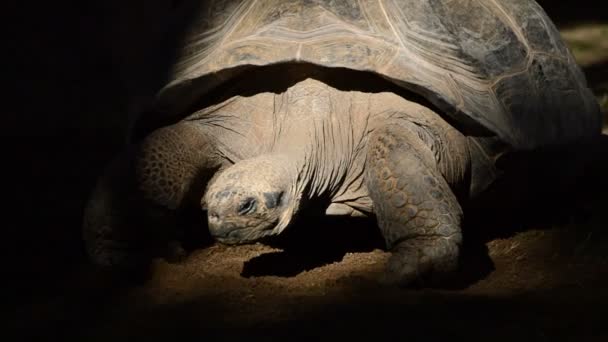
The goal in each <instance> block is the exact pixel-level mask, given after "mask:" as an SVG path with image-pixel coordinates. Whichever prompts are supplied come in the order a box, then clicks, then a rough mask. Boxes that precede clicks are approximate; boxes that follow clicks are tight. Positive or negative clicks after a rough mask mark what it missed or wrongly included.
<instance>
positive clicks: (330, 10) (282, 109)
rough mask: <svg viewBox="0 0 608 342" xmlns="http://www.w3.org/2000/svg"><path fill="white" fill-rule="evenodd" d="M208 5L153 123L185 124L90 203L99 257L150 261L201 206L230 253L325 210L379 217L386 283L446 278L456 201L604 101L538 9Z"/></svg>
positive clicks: (118, 165) (576, 131)
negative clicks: (513, 154) (188, 210)
mask: <svg viewBox="0 0 608 342" xmlns="http://www.w3.org/2000/svg"><path fill="white" fill-rule="evenodd" d="M209 3H210V4H209V5H208V6H207V5H203V7H204V8H202V9H201V13H202V15H201V21H200V23H199V25H198V26H197V25H195V26H194V28H193V32H192V34H191V37H190V38H189V39H186V41H185V43H184V44H185V49H184V51H187V53H185V54H184V55H183V56H182V57H181V59H180V60H179V61H178V63H177V64H176V69H175V72H174V75H173V76H174V77H173V80H172V82H170V83H169V84H168V85H167V86H166V87H165V88H164V89H163V90H162V91H161V92H160V93H159V97H158V102H157V106H156V107H157V109H158V110H157V112H156V115H160V116H159V117H157V119H158V118H162V119H163V120H167V119H172V120H173V121H174V122H176V123H175V124H172V125H169V126H166V127H162V128H158V129H156V130H154V131H153V132H152V133H151V134H149V135H148V136H146V137H145V139H143V141H141V142H138V143H134V145H133V146H132V147H131V148H130V149H128V150H127V151H125V152H124V153H123V154H122V155H120V156H118V157H117V158H116V160H115V161H114V162H113V163H111V164H110V165H109V167H108V169H107V170H106V171H105V173H104V175H102V177H101V178H100V181H99V183H98V186H97V187H96V189H95V190H94V192H93V194H92V196H91V200H90V201H89V205H88V207H87V209H86V212H85V222H84V238H85V243H86V246H87V251H88V253H89V255H90V256H91V258H92V259H93V260H94V262H96V263H97V264H100V265H106V266H120V267H123V266H129V267H130V266H134V265H137V264H139V263H140V262H142V260H144V259H145V256H146V255H147V253H146V252H145V251H147V250H148V249H150V248H152V247H150V246H151V245H153V243H151V241H157V242H158V245H159V246H164V245H166V242H167V241H169V240H171V239H173V236H172V233H171V231H172V230H171V229H167V227H173V226H175V224H176V218H177V217H179V213H180V210H181V209H182V208H184V207H185V206H187V205H189V204H192V203H196V204H197V205H199V206H200V207H201V208H202V209H203V210H205V211H206V212H207V214H208V226H209V230H210V232H211V234H212V235H213V236H214V237H215V238H216V239H217V240H218V241H220V242H223V243H228V244H237V243H247V242H253V241H258V240H259V239H261V238H263V237H265V236H271V235H278V234H280V233H281V232H283V231H284V230H285V229H286V228H287V227H288V226H289V225H290V224H291V223H292V222H293V221H294V219H295V218H296V216H297V215H298V214H301V213H303V212H305V209H306V208H307V207H312V206H311V204H313V203H327V205H326V208H325V214H327V215H347V216H348V215H350V216H367V217H374V218H376V220H377V223H378V226H379V228H380V230H381V232H382V234H383V236H384V238H385V241H386V245H387V248H388V249H389V250H390V251H391V252H392V256H391V258H390V260H389V263H388V272H387V275H388V278H389V279H390V280H391V281H393V282H396V283H399V284H402V285H409V284H412V283H414V282H418V281H424V280H436V279H439V280H441V279H444V278H445V277H447V276H449V275H451V274H453V273H454V271H455V270H456V269H457V265H458V258H459V253H460V247H461V243H462V234H461V220H462V210H461V207H460V204H459V201H460V200H461V199H462V198H472V197H475V196H477V195H478V194H479V193H480V192H482V191H483V190H484V189H485V188H486V187H487V186H488V185H489V184H491V183H492V182H493V181H494V180H495V178H496V177H497V173H498V171H497V170H496V167H495V162H496V159H497V158H498V157H500V156H501V155H502V154H503V153H506V152H508V151H512V150H520V149H531V148H536V147H539V146H546V145H551V144H560V143H568V142H572V141H576V140H580V139H585V138H590V137H593V136H595V135H599V134H600V127H601V114H600V111H599V107H598V105H597V103H596V102H595V100H594V98H593V95H592V94H591V92H590V91H589V89H588V88H587V86H586V83H585V79H584V77H583V76H582V73H581V72H580V69H579V68H578V66H576V64H575V63H574V60H573V58H572V56H571V54H570V52H569V51H568V50H567V49H566V48H565V46H564V45H563V43H562V42H561V40H560V39H559V35H558V33H557V31H556V30H555V28H554V27H553V25H552V24H551V22H550V20H549V19H548V18H547V17H546V16H545V14H544V12H542V10H541V9H540V7H538V5H536V3H534V2H531V1H525V0H513V1H507V2H500V3H499V2H496V1H493V0H487V1H479V2H477V1H472V0H462V1H459V4H453V3H450V4H448V3H447V2H446V3H445V4H443V2H442V1H434V2H433V4H432V5H431V2H430V1H424V0H415V1H389V0H381V1H374V2H372V1H359V2H353V1H331V2H320V1H295V0H294V1H278V0H277V1H230V0H220V1H211V2H209ZM205 6H207V7H205ZM475 11H477V12H480V11H481V12H484V13H485V16H482V15H480V14H479V13H477V12H475ZM471 13H477V14H475V15H471ZM456 28H457V29H456ZM266 66H272V67H273V68H275V69H273V70H275V74H274V76H270V72H269V71H268V70H271V69H272V67H271V68H265V67H266ZM335 68H340V69H341V70H345V71H344V72H343V73H342V74H339V73H336V71H335V70H337V69H335ZM276 70H279V72H278V74H279V75H280V76H279V77H277V76H276V75H277V73H276ZM267 71H268V75H266V73H267ZM349 71H352V75H351V74H349ZM256 72H257V73H256ZM338 74H339V75H341V76H345V77H344V79H342V81H340V80H338V79H339V78H340V77H338V76H337V75H338ZM362 74H368V75H374V76H373V77H375V78H376V79H386V80H388V81H386V82H385V83H386V84H389V83H390V84H391V85H392V87H390V86H386V84H383V85H381V86H379V87H371V88H370V87H369V86H368V84H367V80H368V79H366V78H365V77H361V75H362ZM350 76H352V78H351V77H350ZM231 84H232V85H233V86H232V87H230V85H231ZM345 84H346V85H345ZM379 84H380V83H379ZM226 85H228V87H227V86H226ZM220 86H222V87H224V88H218V87H220ZM215 89H222V90H221V93H222V94H221V96H220V97H219V98H216V99H215V100H213V101H211V100H210V101H208V102H206V103H205V102H203V103H204V105H201V104H200V103H201V102H197V101H200V99H205V98H209V97H211V94H212V92H213V90H215ZM407 94H412V95H416V96H408V95H407ZM192 108H195V109H194V110H193V109H192ZM315 207H316V206H315Z"/></svg>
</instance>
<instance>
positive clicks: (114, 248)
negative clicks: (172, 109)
mask: <svg viewBox="0 0 608 342" xmlns="http://www.w3.org/2000/svg"><path fill="white" fill-rule="evenodd" d="M219 166H220V162H219V160H218V158H217V157H216V156H215V153H214V148H213V144H212V143H211V142H210V141H208V139H207V137H206V136H205V135H204V134H203V132H201V128H200V127H198V126H197V125H196V124H194V123H179V124H176V125H173V126H169V127H165V128H161V129H159V130H157V131H154V132H153V133H152V134H151V135H149V136H148V137H146V138H145V139H144V140H143V141H142V143H141V144H139V145H137V146H132V147H130V148H129V149H128V150H126V151H124V152H123V153H122V154H120V155H119V156H118V157H117V158H115V160H114V161H112V163H110V164H109V165H108V167H107V168H106V170H105V171H104V173H103V174H102V176H101V177H100V178H99V180H98V182H97V185H96V187H95V188H94V190H93V193H92V194H91V196H90V199H89V202H88V203H87V206H86V208H85V212H84V222H83V237H84V243H85V248H86V251H87V254H88V255H89V257H90V258H91V259H92V261H93V262H94V263H95V264H97V265H100V266H107V267H115V268H119V269H132V268H136V267H138V266H142V265H145V264H146V263H147V262H149V261H150V259H151V258H152V257H153V256H156V255H158V254H161V255H162V254H164V252H166V251H167V250H168V247H169V244H170V242H171V241H173V240H175V238H176V226H177V224H178V215H179V210H180V209H181V208H183V207H184V206H185V205H186V204H188V203H189V202H193V203H194V204H196V205H197V206H198V205H199V200H200V198H201V197H202V194H203V191H204V188H205V185H206V183H207V182H208V181H209V179H210V178H211V177H212V176H213V174H214V173H215V171H216V170H217V169H218V168H219ZM164 256H167V255H164Z"/></svg>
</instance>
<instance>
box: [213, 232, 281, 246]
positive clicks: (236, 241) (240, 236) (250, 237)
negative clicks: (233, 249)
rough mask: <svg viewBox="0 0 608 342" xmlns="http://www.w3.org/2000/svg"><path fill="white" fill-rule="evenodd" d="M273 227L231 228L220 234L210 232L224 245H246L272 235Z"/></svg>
mask: <svg viewBox="0 0 608 342" xmlns="http://www.w3.org/2000/svg"><path fill="white" fill-rule="evenodd" d="M273 228H274V227H271V228H268V229H263V230H260V229H258V228H240V229H233V230H231V231H228V232H226V233H224V234H222V235H219V234H217V235H216V234H212V235H213V237H214V239H215V240H216V241H218V242H220V243H222V244H225V245H233V246H234V245H247V244H253V243H256V242H258V241H259V240H262V239H263V238H265V237H268V236H270V235H273V231H274V229H273Z"/></svg>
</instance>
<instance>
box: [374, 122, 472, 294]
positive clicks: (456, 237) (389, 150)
mask: <svg viewBox="0 0 608 342" xmlns="http://www.w3.org/2000/svg"><path fill="white" fill-rule="evenodd" d="M421 129H422V128H420V127H418V126H416V125H413V124H403V125H387V126H385V127H383V128H380V129H378V130H376V131H374V133H373V134H372V136H371V137H370V141H369V144H368V152H367V165H368V166H367V174H366V179H367V187H368V189H369V192H370V196H371V198H372V200H373V202H374V211H375V212H376V215H377V219H378V224H379V226H380V229H381V230H382V233H383V236H384V238H385V240H386V244H387V247H388V248H389V249H390V251H391V252H392V255H391V257H390V259H389V262H388V274H387V275H388V278H389V280H390V281H391V282H397V283H399V284H400V285H410V284H412V283H416V282H420V281H423V282H424V281H437V280H440V279H443V278H445V277H446V276H447V275H449V274H450V273H451V272H453V271H455V270H456V269H457V266H458V261H459V248H460V244H461V240H462V235H461V230H460V223H461V217H462V210H461V208H460V205H459V203H458V201H457V199H456V196H455V195H454V193H453V192H452V190H451V189H450V187H449V185H448V183H447V182H446V180H445V179H444V177H443V176H442V174H441V172H440V171H439V167H438V166H437V162H436V161H435V157H434V154H433V152H432V151H431V149H430V148H429V147H428V145H427V144H425V143H424V142H423V141H422V140H421V139H420V135H419V134H417V133H420V132H418V131H417V130H421Z"/></svg>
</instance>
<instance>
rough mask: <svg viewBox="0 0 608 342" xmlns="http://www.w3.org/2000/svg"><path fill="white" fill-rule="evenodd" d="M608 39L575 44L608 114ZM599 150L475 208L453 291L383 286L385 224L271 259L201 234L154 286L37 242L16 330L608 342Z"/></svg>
mask: <svg viewBox="0 0 608 342" xmlns="http://www.w3.org/2000/svg"><path fill="white" fill-rule="evenodd" d="M607 28H608V26H606V25H605V24H598V25H592V24H589V25H587V26H573V27H566V28H564V29H563V31H562V32H563V34H564V38H565V39H566V41H567V42H568V43H569V44H570V45H571V47H572V48H573V51H574V52H575V53H576V55H577V58H578V59H579V62H580V63H581V65H582V66H583V67H584V68H585V71H586V74H587V77H588V78H589V80H590V86H591V87H592V88H593V89H594V91H595V92H596V94H597V96H598V100H599V101H600V102H601V103H602V104H603V105H604V106H608V88H606V85H607V84H608V77H607V76H606V69H607V68H606V61H607V60H608V55H606V53H607V52H608V48H607V46H608V45H607V44H608V31H607ZM605 108H606V107H605ZM584 150H585V152H584V153H582V155H583V156H581V153H579V152H576V151H574V152H573V151H569V152H566V153H565V154H562V153H556V152H552V153H553V154H551V153H549V155H550V156H552V158H550V159H547V160H551V161H550V162H544V161H543V160H544V159H537V160H536V161H535V162H531V163H529V164H527V166H526V168H525V169H522V168H517V169H516V170H515V171H514V172H513V176H512V178H510V179H507V180H505V181H504V182H503V183H499V184H497V185H496V186H495V188H494V189H493V190H492V191H490V192H489V194H488V195H487V196H488V197H487V198H483V199H480V200H479V201H478V202H476V203H471V204H470V205H469V206H468V207H467V208H466V211H465V215H466V216H465V217H466V219H465V220H466V221H465V246H464V250H463V253H464V257H463V262H462V270H461V273H460V276H459V277H458V279H456V280H455V281H454V282H453V283H451V284H447V285H446V288H442V289H428V288H427V289H399V288H394V287H390V286H386V285H383V284H381V283H380V282H379V281H378V279H379V277H380V275H381V274H382V272H383V267H384V262H385V260H386V259H387V256H388V254H387V253H386V252H385V251H384V250H383V247H382V241H381V238H380V236H379V234H378V232H377V229H376V228H375V226H374V224H373V222H367V221H361V220H355V221H353V220H342V221H341V220H334V219H322V218H313V217H309V218H307V219H306V220H304V221H303V222H301V223H300V224H299V225H297V226H295V227H293V228H292V229H290V231H289V232H287V234H286V236H284V237H282V238H280V239H278V240H277V241H274V242H273V243H272V244H271V245H270V246H269V245H262V244H255V245H247V246H238V247H226V246H222V245H217V244H213V243H212V242H210V241H209V240H208V237H205V236H202V237H201V236H193V237H191V239H192V240H190V241H186V245H187V246H188V247H189V250H190V254H189V256H188V257H187V258H186V259H185V260H182V261H179V262H173V263H170V262H167V261H166V260H163V259H156V260H154V262H153V264H152V265H151V267H150V270H148V271H147V272H145V273H144V274H128V275H125V274H122V275H121V274H109V273H107V272H103V271H100V270H98V269H95V268H93V267H91V266H90V265H89V264H88V263H87V262H86V261H84V260H81V259H78V258H80V257H81V255H80V254H78V253H73V254H66V255H68V257H70V258H73V259H74V260H72V261H71V262H70V263H69V267H66V265H63V264H60V263H64V262H66V261H65V260H66V258H63V259H61V258H52V257H50V256H48V255H46V254H45V253H44V250H45V249H42V248H39V249H36V248H38V247H36V246H41V245H36V244H32V246H33V247H31V248H30V250H29V252H28V255H27V256H22V258H23V260H22V265H21V266H17V267H21V268H19V269H18V270H17V271H14V270H12V269H11V266H10V265H8V264H7V265H5V267H6V268H7V271H6V273H7V274H11V277H10V279H7V280H5V283H6V285H7V287H6V288H7V291H6V292H5V293H4V295H5V298H4V302H5V303H6V305H7V307H10V308H13V309H12V311H11V314H10V315H9V319H8V321H9V322H8V323H9V325H8V329H3V331H4V333H5V336H6V337H9V336H10V337H16V340H19V341H25V340H30V339H38V340H45V341H50V340H63V339H66V338H68V337H70V338H74V340H79V341H139V340H146V341H149V340H159V341H160V340H163V341H166V340H177V339H197V340H204V341H210V340H244V339H246V338H254V340H256V339H260V340H261V339H264V340H320V339H323V340H325V339H327V340H329V339H332V340H336V339H338V338H343V339H346V340H374V339H381V338H396V339H398V340H413V341H418V340H424V341H429V340H430V341H434V340H440V339H441V340H445V339H450V340H461V339H462V340H464V339H466V340H492V341H557V340H559V341H608V325H607V324H606V317H608V230H607V229H606V228H607V227H608V196H606V193H607V192H606V190H608V177H606V174H608V173H607V172H608V161H605V156H608V136H606V135H605V136H603V137H602V139H600V140H599V141H597V142H594V143H593V144H591V145H590V146H585V148H584ZM573 164H577V165H582V168H581V169H577V170H578V171H576V170H575V171H572V169H576V168H574V167H571V166H572V165H573ZM32 167H34V166H32ZM581 170H582V171H581ZM70 172H72V173H74V177H77V176H76V174H77V172H78V171H77V170H76V171H70ZM572 172H575V173H572ZM576 172H577V173H576ZM522 177H523V178H525V181H522ZM24 198H25V197H24ZM497 198H499V200H497ZM24 201H25V199H24ZM32 205H34V204H32ZM56 209H57V208H55V209H54V210H56ZM65 209H66V211H67V210H71V208H65ZM55 215H60V214H55ZM201 220H202V218H200V217H198V218H197V217H195V218H193V221H192V224H193V225H194V226H196V225H197V224H200V221H201ZM70 222H71V221H70ZM71 223H73V224H77V222H76V221H74V222H71ZM41 224H44V223H41ZM50 228H54V227H50ZM71 241H72V242H74V241H76V242H78V240H77V239H75V238H74V239H73V240H71ZM76 242H75V243H76ZM9 243H10V241H9ZM44 244H45V248H47V249H48V248H53V246H55V247H57V248H61V247H62V246H63V245H62V244H61V243H59V242H58V241H57V240H53V239H49V240H47V241H46V242H44ZM49 246H51V247H49ZM271 246H272V247H271ZM9 247H10V246H9ZM9 249H10V248H9ZM66 253H67V252H66ZM9 260H10V259H9ZM58 260H59V262H58ZM9 270H10V271H9ZM32 270H34V271H32ZM3 340H5V339H4V338H3Z"/></svg>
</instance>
